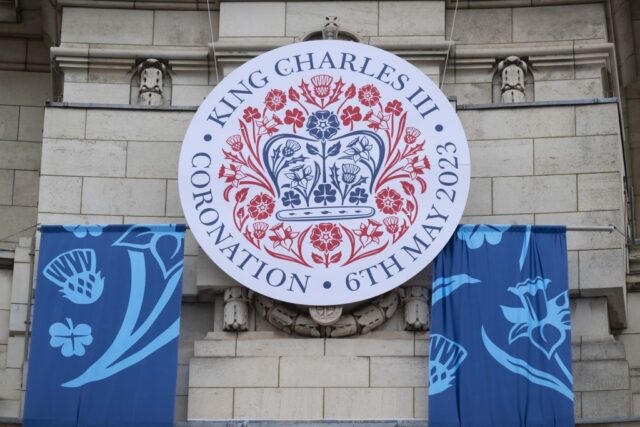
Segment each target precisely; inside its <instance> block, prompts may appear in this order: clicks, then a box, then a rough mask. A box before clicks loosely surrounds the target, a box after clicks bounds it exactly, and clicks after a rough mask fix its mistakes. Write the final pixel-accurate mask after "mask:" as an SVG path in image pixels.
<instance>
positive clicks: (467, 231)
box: [457, 224, 510, 249]
mask: <svg viewBox="0 0 640 427" xmlns="http://www.w3.org/2000/svg"><path fill="white" fill-rule="evenodd" d="M509 227H510V226H509V225H479V224H465V225H461V226H460V227H459V228H458V233H457V236H458V239H460V240H462V241H464V242H465V243H466V244H467V246H468V247H469V249H478V248H480V247H481V246H482V245H484V242H487V243H488V244H490V245H494V246H495V245H497V244H498V243H500V241H501V240H502V235H503V234H504V232H505V231H507V230H508V229H509Z"/></svg>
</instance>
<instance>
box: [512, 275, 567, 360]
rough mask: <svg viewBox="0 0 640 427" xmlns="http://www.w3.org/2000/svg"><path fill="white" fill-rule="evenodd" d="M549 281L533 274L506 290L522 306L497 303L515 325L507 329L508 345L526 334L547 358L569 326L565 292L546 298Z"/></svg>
mask: <svg viewBox="0 0 640 427" xmlns="http://www.w3.org/2000/svg"><path fill="white" fill-rule="evenodd" d="M550 282H551V281H550V280H549V279H543V278H542V277H536V278H535V279H527V280H525V281H524V282H521V283H518V284H517V285H516V286H515V287H513V288H509V289H508V290H509V292H511V293H513V294H515V295H516V296H518V298H520V302H521V303H522V307H506V306H500V308H502V313H503V314H504V317H505V318H506V319H507V320H508V321H509V322H511V323H513V324H514V325H513V327H512V328H511V330H510V331H509V344H511V343H512V342H513V341H515V340H517V339H518V338H522V337H528V338H529V340H530V341H531V343H532V344H533V345H534V346H535V347H536V348H537V349H538V350H540V351H542V352H543V353H544V355H545V356H547V359H551V356H553V354H554V353H555V352H556V350H557V349H558V347H559V346H560V345H561V344H562V343H563V342H564V340H565V339H566V338H567V331H569V330H570V328H571V326H570V312H569V296H568V293H567V291H565V292H562V293H561V294H559V295H557V296H556V297H555V298H552V299H549V298H548V295H547V287H548V286H549V283H550Z"/></svg>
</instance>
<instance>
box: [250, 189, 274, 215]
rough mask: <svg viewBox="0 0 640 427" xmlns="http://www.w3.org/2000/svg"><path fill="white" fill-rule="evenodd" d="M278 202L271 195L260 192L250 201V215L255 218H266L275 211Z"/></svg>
mask: <svg viewBox="0 0 640 427" xmlns="http://www.w3.org/2000/svg"><path fill="white" fill-rule="evenodd" d="M275 207H276V204H275V203H274V202H273V199H272V198H271V196H269V195H268V194H265V193H260V194H258V195H257V196H255V197H254V198H253V199H251V201H250V202H249V215H251V218H253V219H258V220H260V219H265V218H267V217H268V216H269V215H271V214H272V213H273V209H274V208H275Z"/></svg>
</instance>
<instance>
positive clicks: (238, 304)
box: [223, 286, 249, 331]
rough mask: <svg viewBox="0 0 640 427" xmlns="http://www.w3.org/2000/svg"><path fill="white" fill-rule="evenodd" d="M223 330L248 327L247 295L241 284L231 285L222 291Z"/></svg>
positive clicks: (246, 290)
mask: <svg viewBox="0 0 640 427" xmlns="http://www.w3.org/2000/svg"><path fill="white" fill-rule="evenodd" d="M223 329H224V330H225V331H246V330H248V329H249V295H248V289H247V288H245V287H243V286H233V287H231V288H227V289H226V290H225V291H224V325H223Z"/></svg>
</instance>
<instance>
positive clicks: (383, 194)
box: [376, 187, 402, 215]
mask: <svg viewBox="0 0 640 427" xmlns="http://www.w3.org/2000/svg"><path fill="white" fill-rule="evenodd" d="M376 205H378V209H380V210H381V211H382V212H383V213H386V214H389V215H393V214H396V213H398V212H400V209H402V197H401V196H400V194H398V192H397V191H396V190H393V189H391V188H389V187H387V188H384V189H382V190H381V191H380V192H379V193H378V194H377V195H376Z"/></svg>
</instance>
